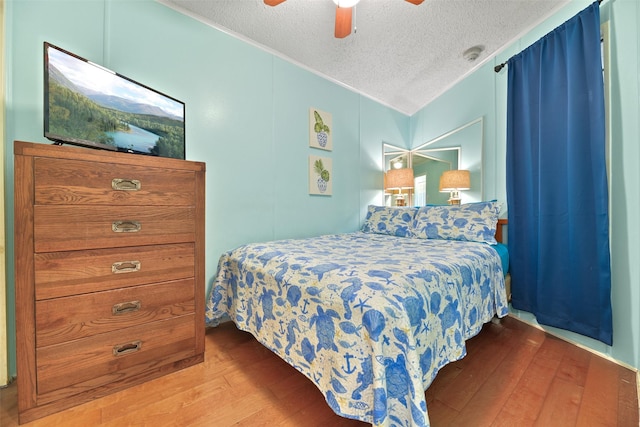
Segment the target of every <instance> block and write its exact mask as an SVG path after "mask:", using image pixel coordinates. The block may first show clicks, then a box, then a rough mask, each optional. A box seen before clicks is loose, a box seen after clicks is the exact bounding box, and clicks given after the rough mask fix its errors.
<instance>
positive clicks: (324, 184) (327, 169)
mask: <svg viewBox="0 0 640 427" xmlns="http://www.w3.org/2000/svg"><path fill="white" fill-rule="evenodd" d="M332 190H333V171H332V165H331V159H330V158H329V157H318V156H309V194H316V195H320V196H330V195H331V193H332Z"/></svg>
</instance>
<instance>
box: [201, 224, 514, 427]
mask: <svg viewBox="0 0 640 427" xmlns="http://www.w3.org/2000/svg"><path fill="white" fill-rule="evenodd" d="M364 254H367V255H366V256H364ZM390 254H395V255H393V256H392V255H390ZM452 257H453V258H452ZM451 259H455V260H456V261H455V262H453V263H452V262H451ZM496 312H497V314H498V315H500V316H503V315H505V314H506V312H507V305H506V297H505V296H504V279H503V276H502V267H501V263H500V259H499V257H497V255H496V254H495V251H493V250H492V249H491V248H490V247H489V246H488V245H484V244H481V243H471V242H457V241H430V240H424V239H410V238H399V237H394V236H385V235H379V234H368V233H362V232H356V233H350V234H341V235H329V236H321V237H318V238H312V239H300V240H284V241H278V242H269V243H258V244H251V245H245V246H242V247H240V248H237V249H235V250H233V251H230V252H228V253H226V254H224V255H223V256H222V257H221V258H220V260H219V264H218V273H217V275H216V278H215V281H214V284H213V286H212V289H211V293H210V296H209V300H208V303H207V311H206V315H207V320H208V322H209V323H210V324H212V325H214V324H215V323H216V321H217V320H219V319H220V318H223V317H224V316H229V317H230V318H231V319H232V320H233V321H234V322H235V323H236V325H237V326H238V327H239V328H240V329H242V330H246V331H249V332H251V333H252V334H253V335H254V336H256V338H257V339H258V340H259V341H260V342H261V343H262V344H264V345H265V346H266V347H268V348H270V349H271V350H272V351H274V352H275V353H276V354H278V355H279V356H280V357H282V358H283V359H284V360H285V361H287V362H288V363H289V364H290V365H292V366H293V367H295V368H296V369H297V370H299V371H300V372H302V373H303V374H305V375H306V376H307V377H308V378H309V379H310V380H311V381H313V382H314V383H315V384H316V385H317V387H318V388H319V389H320V390H321V391H322V392H323V393H324V396H325V399H326V401H327V403H328V404H329V406H330V407H331V408H332V409H333V410H334V411H335V412H336V413H337V414H339V415H342V416H345V417H349V418H355V419H360V420H362V421H366V422H369V423H372V424H374V425H385V426H387V425H388V426H391V425H394V426H428V425H429V419H428V415H427V406H426V401H425V396H424V390H425V388H426V387H428V386H429V384H430V383H431V382H432V381H433V379H434V378H435V375H436V373H437V372H438V370H439V369H440V368H441V367H443V366H444V365H445V364H447V363H449V362H451V361H455V360H458V359H460V358H461V357H463V356H464V355H465V354H466V350H465V346H464V343H465V340H466V339H468V338H470V337H471V336H473V335H475V334H477V333H478V332H479V330H480V328H481V327H482V324H483V323H484V322H487V321H489V320H490V319H491V318H492V316H493V315H494V314H495V313H496Z"/></svg>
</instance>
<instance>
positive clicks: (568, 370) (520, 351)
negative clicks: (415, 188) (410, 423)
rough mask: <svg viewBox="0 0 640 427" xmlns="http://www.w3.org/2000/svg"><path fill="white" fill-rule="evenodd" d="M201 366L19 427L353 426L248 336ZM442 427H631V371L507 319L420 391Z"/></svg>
mask: <svg viewBox="0 0 640 427" xmlns="http://www.w3.org/2000/svg"><path fill="white" fill-rule="evenodd" d="M206 340H207V344H206V357H205V362H204V364H201V365H198V366H193V367H190V368H187V369H185V370H183V371H180V372H177V373H174V374H171V375H168V376H165V377H162V378H159V379H156V380H153V381H150V382H147V383H145V384H141V385H139V386H136V387H133V388H130V389H128V390H125V391H122V392H119V393H116V394H113V395H110V396H107V397H104V398H102V399H98V400H95V401H93V402H90V403H87V404H84V405H82V406H78V407H76V408H73V409H69V410H67V411H64V412H61V413H58V414H54V415H50V416H48V417H46V418H43V419H41V420H37V421H35V422H32V423H30V424H25V425H29V426H48V427H49V426H65V427H67V426H82V427H86V426H118V427H121V426H132V425H136V426H147V425H148V426H154V427H157V426H215V427H225V426H231V425H241V426H304V427H308V426H361V425H365V424H364V423H361V422H358V421H353V420H347V419H344V418H340V417H338V416H336V415H334V414H333V413H332V412H331V410H330V409H329V407H328V406H327V404H326V403H325V401H324V398H323V396H322V394H321V393H320V392H319V391H318V390H317V389H316V388H315V386H314V385H313V384H312V383H311V382H310V381H309V380H307V379H306V378H305V377H303V376H302V374H300V373H298V372H297V371H296V370H294V369H293V368H291V367H290V366H289V365H287V364H286V363H285V362H283V361H282V360H281V359H279V358H278V357H277V356H275V355H273V354H272V353H271V352H270V351H269V350H267V349H266V348H264V347H262V346H261V345H260V344H258V343H257V342H256V341H255V340H254V339H253V338H252V337H251V336H250V335H249V334H247V333H244V332H240V331H238V330H237V329H236V328H235V326H233V325H232V324H230V323H228V324H224V325H221V326H220V327H218V328H215V329H211V330H209V331H208V333H207V336H206ZM426 395H427V406H428V410H429V416H430V418H431V424H432V426H434V427H442V426H456V427H463V426H473V427H481V426H518V427H520V426H544V427H547V426H553V427H564V426H621V427H635V426H638V400H637V389H636V376H635V373H634V372H632V371H630V370H628V369H625V368H622V367H620V366H618V365H616V364H614V363H612V362H610V361H608V360H605V359H602V358H600V357H597V356H595V355H593V354H591V353H590V352H588V351H586V350H582V349H580V348H578V347H576V346H573V345H571V344H568V343H566V342H564V341H562V340H559V339H557V338H554V337H552V336H549V335H547V334H545V333H544V332H542V331H540V330H538V329H536V328H533V327H531V326H528V325H526V324H524V323H522V322H520V321H518V320H516V319H514V318H506V319H503V321H502V323H501V324H499V325H496V324H491V323H490V324H487V325H485V328H484V329H483V331H482V332H481V333H480V334H479V335H478V336H477V337H475V338H473V339H471V340H470V341H469V342H468V355H467V357H465V358H464V359H462V360H461V361H458V362H456V363H453V364H451V365H448V366H447V367H445V368H444V369H443V370H442V371H440V373H439V374H438V377H437V378H436V380H435V382H434V383H433V384H432V385H431V387H430V388H429V389H428V390H427V393H426ZM0 402H1V403H0V426H2V427H13V426H16V425H17V420H18V415H17V402H16V386H15V384H12V385H10V386H9V387H6V388H4V389H2V390H0Z"/></svg>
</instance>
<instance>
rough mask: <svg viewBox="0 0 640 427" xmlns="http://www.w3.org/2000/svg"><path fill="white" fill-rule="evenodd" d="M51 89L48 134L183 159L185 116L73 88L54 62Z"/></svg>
mask: <svg viewBox="0 0 640 427" xmlns="http://www.w3.org/2000/svg"><path fill="white" fill-rule="evenodd" d="M131 85H134V83H131ZM136 88H139V87H138V86H137V85H136ZM48 89H49V93H48V96H49V106H48V107H49V134H53V135H57V136H60V137H62V138H65V137H66V138H72V139H75V140H83V141H91V142H97V143H101V144H106V145H110V146H115V147H119V148H121V149H125V150H131V151H134V152H140V153H146V154H152V155H158V156H163V157H174V158H180V159H184V119H183V117H179V116H176V115H174V114H171V113H169V112H167V111H165V110H163V109H162V108H159V107H158V106H154V105H150V104H148V103H143V102H137V101H135V100H132V99H129V98H125V97H119V96H114V95H110V94H105V93H101V92H99V91H97V90H95V89H93V88H89V87H87V86H82V85H79V84H74V83H73V82H72V81H71V80H69V79H68V78H67V77H66V76H65V75H64V74H63V73H62V72H61V71H60V70H59V69H58V68H56V66H55V65H54V64H52V63H49V88H48Z"/></svg>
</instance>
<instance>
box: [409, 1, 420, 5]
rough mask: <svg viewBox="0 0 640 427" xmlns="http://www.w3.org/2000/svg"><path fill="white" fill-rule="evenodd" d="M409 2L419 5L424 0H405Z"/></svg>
mask: <svg viewBox="0 0 640 427" xmlns="http://www.w3.org/2000/svg"><path fill="white" fill-rule="evenodd" d="M407 1H408V2H409V3H413V4H415V5H419V4H420V3H422V2H423V1H424V0H407Z"/></svg>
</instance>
